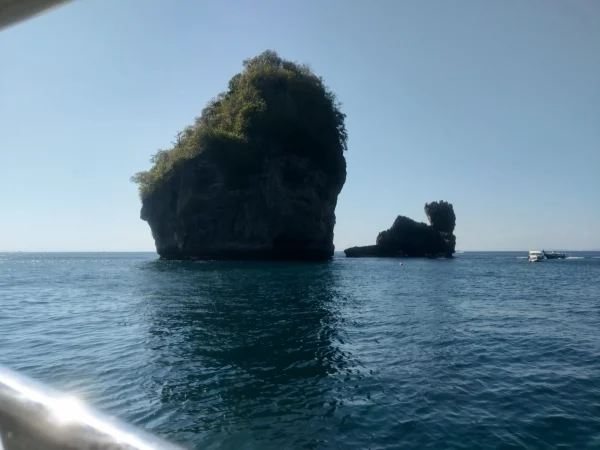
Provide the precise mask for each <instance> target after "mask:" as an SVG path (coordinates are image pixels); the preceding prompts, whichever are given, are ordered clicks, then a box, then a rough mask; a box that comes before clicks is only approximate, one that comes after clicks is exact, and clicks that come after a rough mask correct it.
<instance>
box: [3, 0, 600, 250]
mask: <svg viewBox="0 0 600 450" xmlns="http://www.w3.org/2000/svg"><path fill="white" fill-rule="evenodd" d="M265 49H273V50H276V51H277V52H279V54H280V55H281V56H283V57H285V58H288V59H292V60H296V61H299V62H305V63H309V64H310V65H311V67H312V68H313V70H314V71H315V72H316V73H317V74H319V75H322V76H323V77H324V78H325V80H326V81H327V83H328V84H329V86H330V87H331V88H332V89H333V90H334V91H335V92H336V93H337V94H338V96H339V98H340V100H341V101H342V102H343V103H344V107H343V109H344V112H345V113H346V114H347V115H348V119H347V127H348V131H349V134H350V140H349V146H350V148H349V151H348V152H347V154H346V158H347V161H348V179H347V182H346V185H345V186H344V189H343V190H342V193H341V195H340V197H339V202H338V207H337V210H336V213H337V225H336V228H335V244H336V247H337V249H338V250H342V249H343V248H345V247H348V246H352V245H361V244H370V243H373V242H374V240H375V236H376V235H377V233H378V232H379V231H380V230H382V229H384V228H388V227H389V226H390V225H391V223H392V221H393V220H394V218H395V217H396V215H398V214H404V215H408V216H409V217H412V218H414V219H418V220H426V218H425V216H424V213H423V205H424V203H425V202H427V201H431V200H440V199H444V200H448V201H450V202H452V203H453V204H454V208H455V211H456V214H457V228H456V234H457V238H458V244H457V247H458V248H460V249H464V250H487V249H496V250H511V249H517V250H523V249H524V250H527V249H529V248H540V247H543V248H564V249H591V248H600V2H598V1H596V0H577V1H573V2H568V1H547V0H531V1H519V0H507V1H493V2H491V1H490V2H484V1H477V0H471V1H466V0H459V1H453V2H449V1H433V2H421V1H403V0H390V1H384V0H378V1H363V0H307V1H304V0H303V1H296V2H288V1H274V0H273V1H261V0H243V1H242V0H240V1H217V0H214V1H210V2H208V1H196V0H178V1H172V0H137V1H133V0H130V1H129V0H128V1H123V0H76V1H75V2H74V3H72V4H69V5H67V6H64V7H61V8H59V9H56V10H54V11H52V12H50V13H48V14H46V15H43V16H41V17H38V18H35V19H33V20H30V21H28V22H25V23H22V24H20V25H17V26H14V27H11V28H9V29H7V30H5V31H1V32H0V152H1V153H0V155H1V160H0V192H1V195H0V251H15V250H21V251H52V250H55V251H59V250H65V251H77V250H109V251H110V250H115V251H116V250H154V242H153V240H152V237H151V234H150V229H149V227H148V225H147V224H146V223H145V222H143V221H141V220H140V219H139V209H140V202H139V199H138V196H137V188H136V186H135V185H133V184H131V183H130V182H129V178H130V176H131V175H132V174H133V173H135V172H137V171H139V170H141V169H146V168H148V167H149V162H148V159H149V157H150V155H151V154H152V153H154V152H155V151H156V150H157V149H159V148H166V147H168V146H169V144H170V142H171V141H172V139H173V136H174V135H175V134H176V132H177V131H178V130H181V129H182V128H183V127H184V126H186V125H188V124H190V123H191V122H192V121H193V119H194V117H195V116H197V115H198V114H199V113H200V111H201V109H202V108H203V106H204V105H205V103H206V102H207V101H208V100H209V99H210V98H211V97H213V96H215V95H216V94H217V93H219V92H220V91H222V90H224V89H225V88H226V86H227V81H228V80H229V78H230V77H231V76H233V75H234V74H235V73H237V72H239V71H240V69H241V62H242V60H243V59H245V58H248V57H251V56H254V55H256V54H258V53H260V52H262V51H263V50H265ZM547 176H553V177H556V178H554V179H549V178H545V177H547Z"/></svg>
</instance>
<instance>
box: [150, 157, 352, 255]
mask: <svg viewBox="0 0 600 450" xmlns="http://www.w3.org/2000/svg"><path fill="white" fill-rule="evenodd" d="M341 188H342V186H341V185H340V184H339V183H336V182H335V180H332V179H331V177H329V176H327V175H326V174H325V173H324V172H323V171H321V170H320V169H318V168H317V167H315V165H314V163H312V162H311V161H310V160H309V159H308V158H302V157H299V156H296V155H290V154H286V153H285V152H273V153H272V154H271V155H269V156H268V157H266V158H265V160H264V162H263V167H262V171H261V173H260V174H259V175H255V176H252V177H251V178H250V180H249V182H248V186H247V187H246V188H244V189H231V188H229V187H228V186H227V183H226V182H225V179H224V175H223V173H222V172H221V170H220V169H219V166H218V165H217V164H216V163H215V162H213V161H211V159H210V157H208V156H207V154H200V155H199V156H197V157H196V158H195V159H193V160H192V161H190V162H187V163H186V164H185V165H182V166H181V167H179V168H177V169H176V170H175V171H174V173H173V175H172V176H171V178H170V179H169V180H168V181H167V182H165V183H162V184H161V185H160V186H159V187H158V188H157V189H156V190H155V191H154V192H153V193H152V194H151V196H149V197H147V198H145V199H144V200H143V206H142V212H141V218H142V219H143V220H145V221H147V222H148V224H149V225H150V228H151V230H152V235H153V237H154V241H155V243H156V250H157V252H158V254H159V255H160V256H161V257H164V258H168V259H295V260H323V259H327V258H330V257H331V256H332V255H333V250H334V246H333V227H334V225H335V206H336V203H337V197H338V194H339V192H340V190H341Z"/></svg>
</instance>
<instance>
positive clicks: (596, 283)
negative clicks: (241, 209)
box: [0, 252, 600, 450]
mask: <svg viewBox="0 0 600 450" xmlns="http://www.w3.org/2000/svg"><path fill="white" fill-rule="evenodd" d="M524 254H525V255H526V253H468V252H467V253H463V254H460V255H458V257H457V258H455V259H452V260H426V259H404V260H397V259H346V258H344V257H343V255H341V256H340V255H336V258H334V260H333V261H331V262H329V263H321V264H301V263H279V264H275V263H266V262H265V263H256V262H253V263H250V262H239V263H236V262H196V263H190V262H188V263H182V262H179V263H178V262H163V261H158V260H157V258H156V255H154V254H143V253H132V254H119V253H114V254H113V253H88V254H85V253H71V254H66V253H63V254H59V253H47V254H26V253H21V254H0V299H1V303H0V304H1V305H2V309H3V310H2V314H0V329H1V330H2V333H0V364H3V365H6V366H8V367H10V368H12V369H14V370H18V371H21V372H23V373H25V374H27V375H29V376H32V377H35V378H37V379H39V380H41V381H43V382H45V383H48V384H50V385H51V386H53V387H56V388H58V389H62V390H64V391H67V392H70V393H73V394H75V395H78V396H79V397H81V398H82V399H85V400H86V401H88V402H89V403H90V404H92V405H94V406H95V407H97V408H99V409H100V410H102V411H104V412H107V413H109V414H113V415H116V416H118V417H120V418H122V419H124V420H126V421H129V422H132V423H134V424H136V425H139V426H141V427H144V428H147V429H149V430H151V431H153V432H155V433H157V434H159V435H162V436H164V437H166V438H168V439H171V440H173V441H175V442H179V443H182V444H184V445H185V446H187V447H189V448H203V449H206V448H208V449H211V448H214V449H216V448H236V449H238V448H239V449H271V448H273V449H282V448H307V449H312V448H315V449H330V448H331V449H334V448H355V449H365V448H372V449H397V448H415V449H440V450H442V449H544V448H573V449H588V448H589V449H593V448H600V258H599V256H600V254H599V253H577V252H574V253H573V254H572V257H574V258H572V259H569V260H556V261H544V262H542V263H536V264H529V263H528V262H527V260H526V259H524V258H522V256H523V255H524ZM400 262H402V263H403V265H402V266H401V265H400Z"/></svg>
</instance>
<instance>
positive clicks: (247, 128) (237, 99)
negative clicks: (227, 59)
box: [133, 51, 347, 260]
mask: <svg viewBox="0 0 600 450" xmlns="http://www.w3.org/2000/svg"><path fill="white" fill-rule="evenodd" d="M344 119H345V115H344V114H342V113H341V112H340V110H339V104H338V103H337V101H336V100H335V96H334V94H333V93H332V92H331V91H329V89H328V88H327V87H326V86H325V85H324V84H323V80H322V79H321V78H319V77H316V76H315V75H314V74H313V73H312V72H311V71H310V69H308V68H307V67H306V66H301V65H298V64H295V63H292V62H290V61H286V60H283V59H281V58H279V56H277V54H276V53H274V52H271V51H267V52H264V53H263V54H261V55H259V56H257V57H255V58H252V59H249V60H247V61H244V71H243V72H242V73H241V74H238V75H236V76H234V77H233V78H232V79H231V81H230V82H229V90H228V91H227V92H225V93H222V94H220V95H219V96H218V97H217V98H216V99H215V100H213V101H212V102H211V103H209V105H208V106H207V107H206V108H205V109H204V110H203V112H202V115H201V116H200V117H198V118H197V119H196V122H195V124H194V125H192V126H190V127H188V128H186V129H185V130H184V131H183V132H181V133H179V135H178V136H177V142H176V143H175V145H174V147H173V148H172V149H170V150H161V151H159V152H158V153H157V154H156V155H155V156H154V157H153V159H152V162H153V163H154V165H153V167H152V168H151V169H150V170H149V171H146V172H140V173H138V174H137V175H135V176H134V178H133V179H134V181H136V182H138V183H139V184H140V196H141V199H142V211H141V218H142V219H143V220H145V221H147V222H148V224H149V225H150V228H151V230H152V235H153V237H154V241H155V244H156V250H157V252H158V253H159V255H160V256H161V257H163V258H168V259H295V260H323V259H327V258H330V257H331V256H332V255H333V251H334V246H333V228H334V225H335V207H336V203H337V197H338V194H339V193H340V191H341V189H342V187H343V185H344V182H345V179H346V161H345V158H344V150H346V143H347V134H346V129H345V126H344Z"/></svg>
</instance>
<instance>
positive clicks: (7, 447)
mask: <svg viewBox="0 0 600 450" xmlns="http://www.w3.org/2000/svg"><path fill="white" fill-rule="evenodd" d="M42 449H44V450H59V449H60V450H79V449H123V450H125V449H136V450H138V449H139V450H155V449H156V450H158V449H161V450H162V449H165V450H176V449H181V447H178V446H176V445H173V444H171V443H169V442H166V441H164V440H162V439H160V438H158V437H156V436H154V435H152V434H150V433H148V432H145V431H143V430H141V429H139V428H136V427H133V426H131V425H128V424H125V423H122V422H120V421H118V420H116V419H113V418H110V417H108V416H104V415H102V414H100V413H98V412H96V411H93V410H92V409H91V408H89V407H87V406H86V405H85V404H84V403H83V402H81V401H79V400H78V399H77V398H75V397H69V396H65V395H63V394H61V393H59V392H57V391H54V390H53V389H51V388H49V387H47V386H45V385H43V384H41V383H38V382H36V381H33V380H31V379H29V378H27V377H24V376H23V375H21V374H18V373H16V372H14V371H11V370H9V369H6V368H4V367H2V366H0V450H42Z"/></svg>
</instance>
